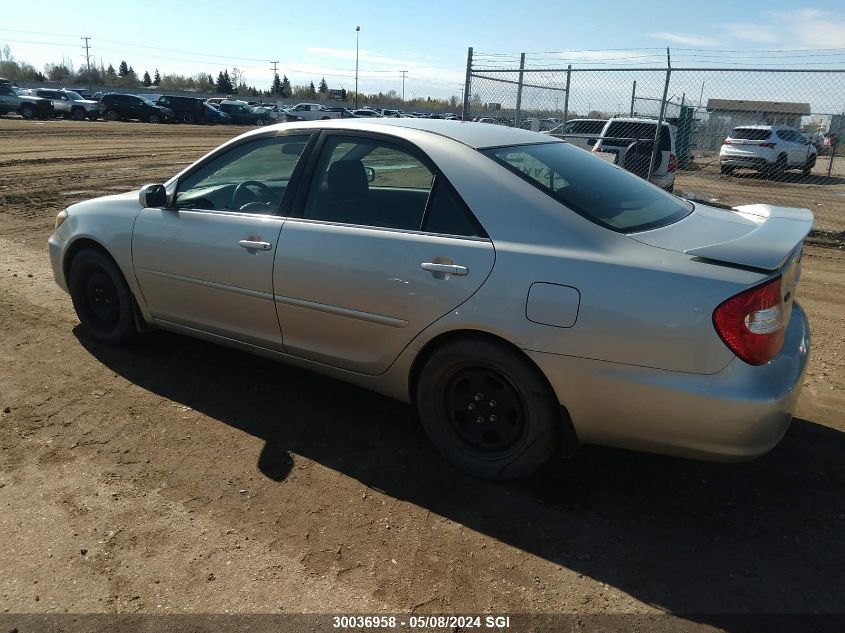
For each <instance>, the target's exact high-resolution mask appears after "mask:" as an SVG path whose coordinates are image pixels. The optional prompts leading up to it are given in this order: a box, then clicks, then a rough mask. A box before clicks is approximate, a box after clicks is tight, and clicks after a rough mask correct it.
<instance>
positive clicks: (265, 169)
mask: <svg viewBox="0 0 845 633" xmlns="http://www.w3.org/2000/svg"><path fill="white" fill-rule="evenodd" d="M308 139H309V136H308V135H301V136H285V137H274V138H263V139H258V140H255V141H251V142H248V143H244V144H242V145H238V146H237V147H234V148H232V149H231V150H229V151H227V152H225V153H224V154H222V155H221V156H218V157H216V158H213V159H212V160H210V161H209V162H207V163H206V164H205V165H203V166H202V167H200V168H199V169H197V170H196V171H195V172H193V173H192V174H190V175H189V176H188V177H186V178H185V179H184V180H181V181H180V182H179V186H178V189H177V192H176V197H175V204H176V206H177V207H178V208H180V209H185V208H190V209H219V210H226V211H240V212H242V213H257V214H273V213H276V212H277V211H278V209H279V206H280V204H281V201H282V197H283V196H284V194H285V191H286V190H287V185H288V182H289V181H290V178H291V176H292V175H293V171H294V169H295V168H296V165H297V164H298V162H299V157H300V156H301V154H302V152H303V151H304V150H305V146H306V145H307V143H308Z"/></svg>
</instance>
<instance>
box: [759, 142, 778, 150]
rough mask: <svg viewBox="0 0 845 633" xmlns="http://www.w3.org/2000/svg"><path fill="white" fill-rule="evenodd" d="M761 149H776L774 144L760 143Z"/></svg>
mask: <svg viewBox="0 0 845 633" xmlns="http://www.w3.org/2000/svg"><path fill="white" fill-rule="evenodd" d="M760 147H767V148H769V149H774V148H775V144H774V143H760Z"/></svg>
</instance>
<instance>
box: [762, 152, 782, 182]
mask: <svg viewBox="0 0 845 633" xmlns="http://www.w3.org/2000/svg"><path fill="white" fill-rule="evenodd" d="M785 171H786V155H785V154H781V155H780V156H778V157H777V160H775V162H774V163H773V164H772V165H769V166H768V167H767V168H766V176H768V177H769V178H770V179H772V180H776V179H778V178H781V177H783V173H784V172H785Z"/></svg>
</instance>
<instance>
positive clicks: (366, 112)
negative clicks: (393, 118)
mask: <svg viewBox="0 0 845 633" xmlns="http://www.w3.org/2000/svg"><path fill="white" fill-rule="evenodd" d="M352 114H354V115H355V116H356V117H370V118H372V119H378V118H382V116H381V114H379V113H378V112H376V111H375V110H370V109H368V108H361V109H360V110H353V111H352Z"/></svg>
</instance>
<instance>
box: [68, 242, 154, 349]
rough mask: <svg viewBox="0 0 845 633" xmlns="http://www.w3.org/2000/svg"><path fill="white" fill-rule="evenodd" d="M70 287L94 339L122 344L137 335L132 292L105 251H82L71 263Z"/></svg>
mask: <svg viewBox="0 0 845 633" xmlns="http://www.w3.org/2000/svg"><path fill="white" fill-rule="evenodd" d="M68 289H69V290H70V297H71V299H72V301H73V308H74V310H76V315H77V316H78V317H79V322H80V323H81V324H82V327H83V328H84V329H85V331H86V332H87V333H88V334H89V335H90V336H91V337H92V338H93V339H95V340H97V341H99V342H101V343H107V344H109V345H119V344H121V343H126V342H128V341H130V340H132V339H133V338H135V337H136V336H137V334H138V330H137V328H136V327H135V319H134V316H133V305H132V302H133V298H132V293H131V292H130V290H129V286H127V285H126V280H125V279H124V278H123V274H121V272H120V269H119V268H118V267H117V265H116V264H115V263H114V262H113V261H112V260H111V258H110V257H108V256H107V255H106V254H104V253H102V252H101V251H97V250H93V249H85V250H82V251H80V252H79V253H78V254H77V255H76V256H75V257H74V258H73V261H72V262H71V265H70V275H69V276H68Z"/></svg>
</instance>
